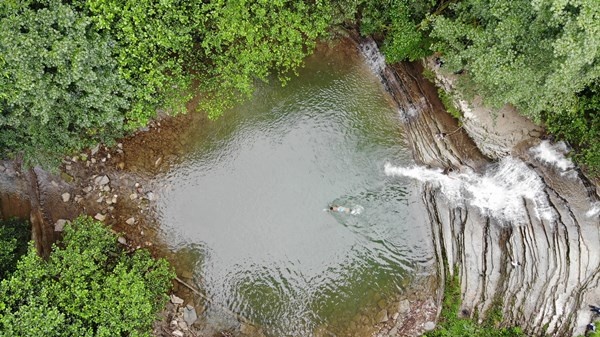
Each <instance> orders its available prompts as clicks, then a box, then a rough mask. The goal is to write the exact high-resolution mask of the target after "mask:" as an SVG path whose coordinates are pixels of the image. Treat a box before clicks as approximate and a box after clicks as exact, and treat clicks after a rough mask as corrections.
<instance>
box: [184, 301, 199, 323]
mask: <svg viewBox="0 0 600 337" xmlns="http://www.w3.org/2000/svg"><path fill="white" fill-rule="evenodd" d="M183 320H184V321H185V322H186V323H187V324H188V326H191V325H192V324H194V322H196V320H198V315H197V314H196V309H195V308H194V307H193V306H191V305H189V304H188V305H186V306H185V308H184V309H183Z"/></svg>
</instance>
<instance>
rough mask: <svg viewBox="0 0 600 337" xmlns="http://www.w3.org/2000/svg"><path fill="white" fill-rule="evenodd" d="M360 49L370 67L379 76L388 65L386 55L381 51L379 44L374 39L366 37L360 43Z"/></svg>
mask: <svg viewBox="0 0 600 337" xmlns="http://www.w3.org/2000/svg"><path fill="white" fill-rule="evenodd" d="M359 49H360V52H361V53H362V55H363V56H364V58H365V61H366V63H367V65H368V66H369V68H370V69H371V70H372V71H373V72H374V73H375V74H376V75H378V76H381V73H382V72H383V70H384V69H385V67H386V63H385V56H383V54H382V53H381V52H380V51H379V48H378V47H377V44H376V43H375V41H374V40H372V39H366V40H364V41H363V42H362V43H360V44H359Z"/></svg>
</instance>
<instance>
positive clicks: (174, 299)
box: [171, 294, 183, 305]
mask: <svg viewBox="0 0 600 337" xmlns="http://www.w3.org/2000/svg"><path fill="white" fill-rule="evenodd" d="M171 303H173V304H177V305H179V304H183V299H182V298H180V297H177V295H175V294H171Z"/></svg>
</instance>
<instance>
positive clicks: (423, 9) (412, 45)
mask: <svg viewBox="0 0 600 337" xmlns="http://www.w3.org/2000/svg"><path fill="white" fill-rule="evenodd" d="M433 5H435V3H434V2H433V3H432V2H431V1H424V0H393V1H386V2H376V1H365V3H364V5H363V7H364V8H363V10H362V18H361V33H363V34H369V35H370V34H383V36H384V40H383V46H382V50H383V53H384V54H385V57H386V60H387V62H389V63H394V62H399V61H404V60H411V61H414V60H418V59H421V58H423V57H425V56H427V55H429V54H430V53H431V51H430V50H429V41H428V39H427V34H426V32H425V31H424V30H423V29H422V27H421V22H423V20H425V18H426V14H427V13H428V12H429V11H431V10H432V9H433Z"/></svg>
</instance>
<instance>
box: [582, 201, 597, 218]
mask: <svg viewBox="0 0 600 337" xmlns="http://www.w3.org/2000/svg"><path fill="white" fill-rule="evenodd" d="M599 214H600V202H595V203H593V204H592V207H591V208H590V209H589V210H588V211H587V212H585V216H586V217H588V218H593V217H596V216H598V215H599Z"/></svg>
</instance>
